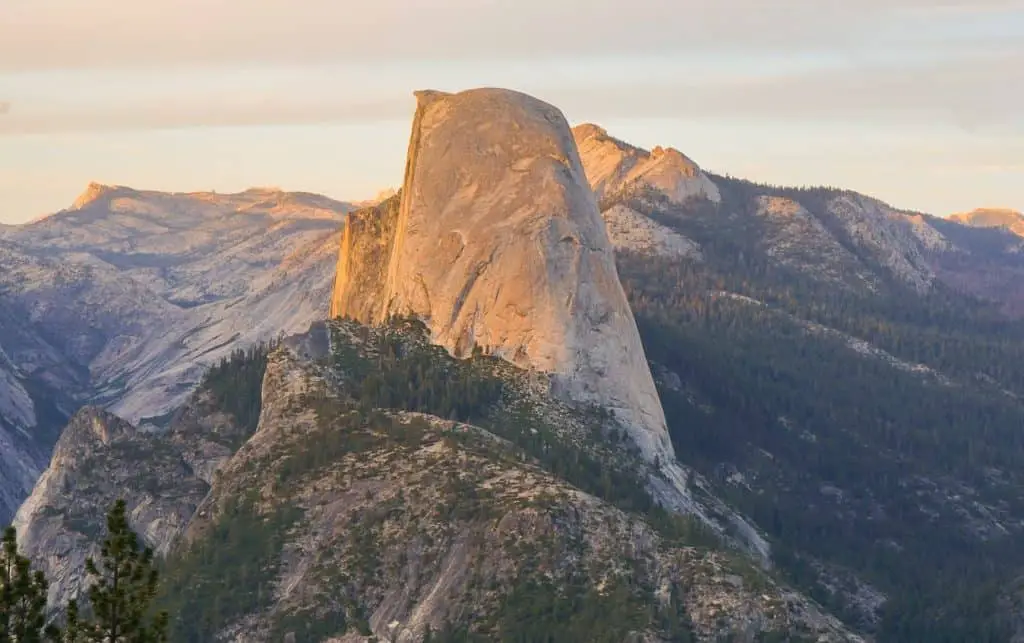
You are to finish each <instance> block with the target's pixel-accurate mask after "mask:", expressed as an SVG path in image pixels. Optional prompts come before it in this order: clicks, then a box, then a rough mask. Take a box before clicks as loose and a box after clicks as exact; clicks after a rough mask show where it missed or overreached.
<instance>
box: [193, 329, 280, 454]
mask: <svg viewBox="0 0 1024 643" xmlns="http://www.w3.org/2000/svg"><path fill="white" fill-rule="evenodd" d="M276 346H277V344H276V342H270V343H268V344H259V345H257V346H253V347H252V348H249V349H248V350H243V349H237V350H235V351H232V353H231V356H230V357H225V358H223V359H221V361H220V363H219V364H217V365H216V366H214V367H212V368H210V369H209V370H208V371H207V372H206V375H204V376H203V380H202V382H201V384H200V388H201V389H205V390H207V391H210V393H211V394H212V395H213V397H214V400H215V402H216V404H217V405H218V407H219V408H221V409H223V410H224V412H226V413H229V414H231V415H232V416H233V417H234V418H235V420H236V421H237V422H238V424H239V426H240V427H241V428H242V429H243V430H244V433H243V434H240V435H239V436H237V437H236V438H235V439H234V440H233V441H232V444H230V445H229V446H231V447H233V448H235V449H237V448H238V447H240V446H241V445H242V442H244V440H245V438H246V437H247V436H249V435H252V434H253V433H255V431H256V425H257V424H258V423H259V420H260V409H261V408H262V403H263V402H262V390H263V374H264V373H265V372H266V370H267V356H268V355H269V354H270V352H271V351H272V350H273V349H274V348H275V347H276Z"/></svg>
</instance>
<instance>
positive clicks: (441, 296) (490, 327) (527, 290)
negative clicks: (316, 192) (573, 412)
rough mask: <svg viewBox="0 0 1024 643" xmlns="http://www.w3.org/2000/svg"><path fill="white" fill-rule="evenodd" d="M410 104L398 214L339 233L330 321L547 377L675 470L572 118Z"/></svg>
mask: <svg viewBox="0 0 1024 643" xmlns="http://www.w3.org/2000/svg"><path fill="white" fill-rule="evenodd" d="M417 96H418V100H419V104H418V107H417V110H416V116H415V121H414V124H413V131H412V138H411V141H410V144H409V158H408V163H407V167H406V177H405V183H404V186H403V188H402V192H401V201H400V205H399V206H398V211H397V213H395V211H394V209H393V204H392V206H391V207H386V208H383V209H378V210H376V211H374V212H373V213H372V214H368V215H367V216H366V217H357V218H355V219H354V225H353V226H352V227H351V228H350V229H349V230H347V231H346V234H345V241H344V244H343V246H342V251H341V256H340V259H339V270H338V275H339V276H338V282H337V284H336V286H335V292H334V297H333V301H332V311H333V313H334V314H335V315H341V316H348V317H352V318H355V319H358V320H360V321H364V322H370V323H379V322H381V321H382V320H384V319H385V318H386V317H388V316H389V315H396V314H397V315H404V314H409V313H412V314H415V315H417V316H419V317H421V318H422V319H424V320H425V321H426V322H427V323H428V325H429V327H430V329H431V331H432V335H433V339H434V340H435V341H436V342H437V343H439V344H441V345H443V346H445V347H446V348H448V349H449V350H450V351H451V352H452V353H453V354H455V355H468V354H469V353H470V352H471V351H472V349H473V348H474V347H475V346H479V347H481V348H482V349H483V350H484V351H486V352H489V353H492V354H494V355H497V356H500V357H503V358H505V359H507V360H509V361H510V362H512V363H514V364H516V365H519V366H522V367H528V368H534V369H537V370H539V371H544V372H547V373H551V374H552V375H553V376H554V378H555V386H556V389H557V390H558V391H560V392H561V393H563V394H564V395H566V396H568V397H570V398H572V399H576V400H580V401H585V402H589V403H596V404H599V405H601V406H604V407H606V408H609V409H611V410H612V411H613V412H614V413H615V414H616V415H617V416H618V417H619V418H620V420H621V421H622V422H623V424H624V425H626V426H627V427H629V430H630V435H631V436H632V437H633V440H634V442H635V443H636V444H637V445H638V446H639V448H640V449H641V450H642V451H643V452H644V454H645V455H646V456H647V457H648V458H649V459H650V460H652V461H653V460H655V459H656V458H658V457H659V456H660V458H661V460H663V461H673V460H674V456H673V454H672V447H671V444H670V442H669V439H668V433H667V431H666V428H665V419H664V415H663V413H662V410H661V405H660V402H659V401H658V396H657V392H656V390H655V387H654V382H653V379H652V377H651V374H650V371H649V369H648V366H647V361H646V359H645V357H644V352H643V347H642V345H641V343H640V337H639V334H638V332H637V329H636V324H635V322H634V320H633V316H632V313H631V312H630V310H629V307H628V305H627V303H626V298H625V295H624V293H623V291H622V286H621V285H620V283H619V280H618V275H617V273H616V269H615V263H614V257H613V254H612V249H611V246H610V243H609V241H608V235H607V233H606V231H605V229H604V226H603V224H602V221H601V218H600V215H599V214H598V210H597V204H596V202H595V199H594V195H593V193H592V191H591V190H590V188H589V187H588V185H587V181H586V176H585V174H584V170H583V166H582V164H581V162H580V158H579V154H578V151H577V149H576V145H575V143H574V141H573V137H572V133H571V131H570V129H569V126H568V124H567V123H566V121H565V118H564V117H563V116H562V114H561V113H560V112H559V111H558V110H557V109H556V108H554V107H552V106H550V105H547V104H545V103H543V102H541V101H539V100H536V99H534V98H531V97H529V96H526V95H524V94H520V93H516V92H512V91H506V90H497V89H482V90H473V91H468V92H463V93H460V94H454V95H452V94H444V93H441V92H429V91H428V92H419V93H418V94H417ZM396 215H397V216H396ZM367 233H371V234H374V233H377V234H381V233H382V236H378V237H376V238H374V239H365V238H363V237H364V235H365V234H367ZM392 235H393V238H392ZM385 257H386V261H387V270H386V273H384V274H381V273H379V272H378V270H379V268H378V266H379V265H381V259H382V258H385ZM381 277H383V280H381Z"/></svg>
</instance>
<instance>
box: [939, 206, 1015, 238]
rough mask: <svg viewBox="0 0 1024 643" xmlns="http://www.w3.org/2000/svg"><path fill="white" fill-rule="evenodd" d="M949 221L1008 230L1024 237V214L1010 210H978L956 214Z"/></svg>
mask: <svg viewBox="0 0 1024 643" xmlns="http://www.w3.org/2000/svg"><path fill="white" fill-rule="evenodd" d="M949 220H950V221H956V222H957V223H962V224H964V225H968V226H973V227H976V228H1006V229H1007V230H1009V231H1010V232H1013V233H1014V234H1016V235H1017V236H1020V237H1024V214H1022V213H1020V212H1017V211H1016V210H1010V209H1009V208H978V209H976V210H972V211H970V212H965V213H961V214H954V215H952V216H950V217H949Z"/></svg>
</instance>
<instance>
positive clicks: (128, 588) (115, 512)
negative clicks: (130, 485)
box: [0, 500, 168, 643]
mask: <svg viewBox="0 0 1024 643" xmlns="http://www.w3.org/2000/svg"><path fill="white" fill-rule="evenodd" d="M126 513H127V508H126V505H125V502H124V501H123V500H118V501H117V502H116V503H115V504H114V506H113V507H112V508H111V509H110V512H109V513H108V514H107V537H106V539H105V540H104V541H103V543H102V546H101V548H100V557H99V559H93V558H91V557H90V558H88V559H86V565H85V569H86V573H87V574H88V576H89V579H90V581H91V584H90V587H89V589H88V591H87V592H86V595H85V600H84V601H83V602H82V603H79V601H78V600H71V601H70V602H68V604H67V605H58V606H54V605H49V603H48V600H47V594H48V591H49V588H50V585H49V582H48V581H47V579H46V577H45V575H44V574H43V573H42V572H41V571H38V570H34V569H33V568H32V563H31V561H30V560H29V559H28V558H26V557H25V556H22V555H21V554H20V553H19V550H18V542H17V534H16V533H15V530H14V527H8V528H7V529H6V531H5V532H4V536H3V545H2V550H0V643H43V642H46V643H165V642H166V641H167V621H168V616H167V613H166V612H156V611H155V610H154V609H153V600H154V598H155V597H156V590H157V582H158V580H159V577H158V576H159V575H158V572H157V569H156V562H155V560H154V558H153V550H152V549H150V548H144V547H142V546H140V544H139V541H138V537H137V536H136V535H135V532H133V531H132V529H131V527H130V526H129V525H128V518H127V515H126ZM53 613H60V614H62V615H63V616H62V618H60V619H54V621H59V622H48V621H50V619H49V618H48V616H49V615H50V614H53Z"/></svg>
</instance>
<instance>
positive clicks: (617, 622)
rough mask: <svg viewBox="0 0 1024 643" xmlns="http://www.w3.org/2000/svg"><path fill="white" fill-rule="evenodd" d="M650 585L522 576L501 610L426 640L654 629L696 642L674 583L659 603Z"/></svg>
mask: <svg viewBox="0 0 1024 643" xmlns="http://www.w3.org/2000/svg"><path fill="white" fill-rule="evenodd" d="M655 605H657V600H656V599H655V597H654V596H653V594H651V593H650V592H649V591H648V590H645V589H643V588H641V587H636V586H631V585H630V583H629V582H627V581H626V580H623V579H613V580H611V581H610V582H609V583H608V584H607V586H606V587H605V588H604V589H603V590H602V591H600V592H599V591H597V590H596V589H594V588H593V587H592V586H589V585H588V584H587V583H584V582H572V581H571V580H570V581H568V582H566V583H559V584H557V585H556V584H555V583H553V582H552V581H550V580H548V579H544V578H536V577H527V578H522V579H520V580H519V581H518V582H517V583H516V584H515V585H514V586H513V587H512V588H511V590H510V591H509V593H508V595H507V596H506V597H505V598H503V599H502V602H501V606H500V607H499V609H498V611H497V612H496V613H495V614H494V615H493V617H492V618H490V619H489V620H488V621H487V622H485V623H481V624H477V625H476V627H475V628H474V631H472V632H471V631H470V630H469V629H468V628H466V627H464V626H463V627H456V626H453V625H448V626H446V627H445V628H443V629H441V630H440V631H438V632H429V633H428V634H427V636H426V638H425V639H424V643H427V642H428V641H429V642H430V643H483V642H484V641H499V642H500V643H561V642H563V641H581V642H582V641H588V642H593V643H622V642H623V641H627V640H629V636H630V635H631V634H633V633H639V632H644V631H647V630H652V631H654V632H658V633H659V634H660V636H661V639H662V640H664V641H668V642H670V643H690V642H692V641H696V640H697V639H696V637H695V636H694V634H693V628H692V625H691V623H690V620H689V617H688V616H687V615H686V611H685V609H684V608H683V606H682V602H681V600H680V598H679V589H678V587H673V588H672V595H671V597H670V600H669V604H668V605H667V606H666V607H664V608H655V607H653V606H655Z"/></svg>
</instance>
